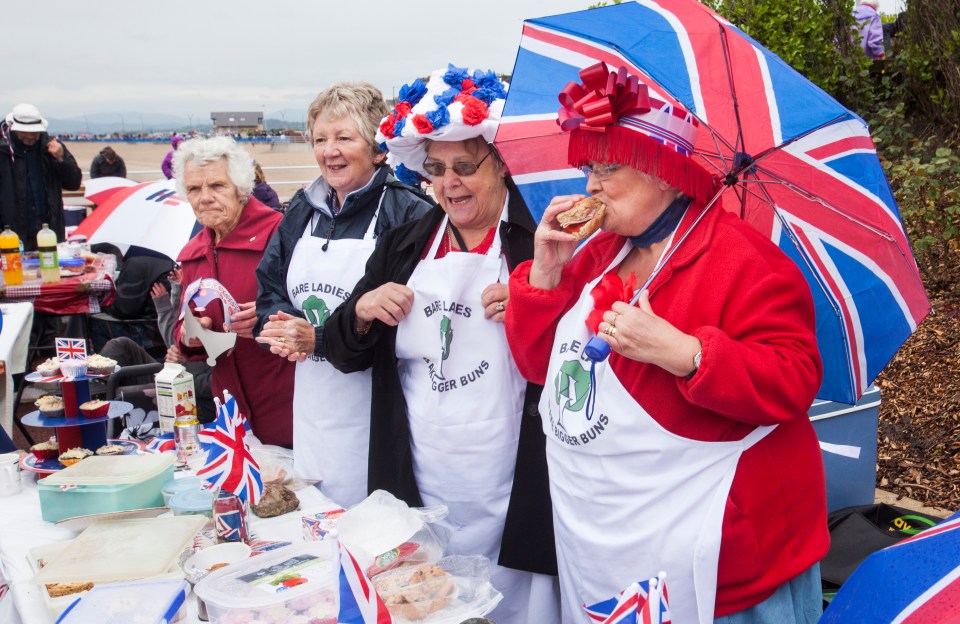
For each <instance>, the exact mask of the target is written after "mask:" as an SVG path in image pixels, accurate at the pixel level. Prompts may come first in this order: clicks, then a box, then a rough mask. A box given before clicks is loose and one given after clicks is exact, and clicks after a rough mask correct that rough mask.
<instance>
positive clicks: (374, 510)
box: [337, 490, 450, 577]
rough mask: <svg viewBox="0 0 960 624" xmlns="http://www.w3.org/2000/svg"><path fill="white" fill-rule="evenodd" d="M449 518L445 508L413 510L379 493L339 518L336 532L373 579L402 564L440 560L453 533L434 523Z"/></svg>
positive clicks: (381, 491) (381, 492) (387, 495)
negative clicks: (433, 524)
mask: <svg viewBox="0 0 960 624" xmlns="http://www.w3.org/2000/svg"><path fill="white" fill-rule="evenodd" d="M446 515H447V508H446V507H443V506H438V507H424V508H411V507H408V506H407V504H406V503H404V502H403V501H401V500H399V499H397V498H396V497H394V496H393V495H392V494H390V493H389V492H386V491H384V490H377V491H375V492H374V493H373V494H371V495H370V496H368V497H367V498H365V499H364V500H362V501H360V502H359V503H357V504H356V505H354V506H353V507H351V508H350V509H348V510H347V511H346V512H345V513H344V514H343V515H342V516H340V519H339V520H338V521H337V531H338V533H339V536H340V540H341V541H342V542H343V543H344V545H345V546H346V547H347V548H348V549H349V550H350V552H351V553H353V556H354V557H355V558H356V559H357V562H358V563H359V564H360V565H361V566H362V568H363V570H364V571H365V572H366V574H367V577H372V576H376V575H377V574H380V573H382V572H385V571H386V570H389V569H390V568H393V567H396V566H397V565H400V564H401V563H403V562H419V563H423V562H427V561H436V560H437V559H439V558H440V557H441V556H442V555H443V550H444V548H446V546H447V542H448V541H449V539H450V534H449V532H448V531H447V530H446V529H444V528H442V527H439V526H432V525H431V523H434V522H436V521H438V520H441V519H443V518H444V517H446Z"/></svg>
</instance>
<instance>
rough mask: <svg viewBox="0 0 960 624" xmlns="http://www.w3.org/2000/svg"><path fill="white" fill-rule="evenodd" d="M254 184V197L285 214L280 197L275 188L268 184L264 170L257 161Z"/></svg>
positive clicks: (254, 165) (254, 168)
mask: <svg viewBox="0 0 960 624" xmlns="http://www.w3.org/2000/svg"><path fill="white" fill-rule="evenodd" d="M253 182H254V184H253V196H254V197H256V198H257V199H259V200H260V202H261V203H263V204H265V205H267V206H270V207H271V208H273V209H274V210H279V211H280V212H283V209H282V208H280V197H279V196H278V195H277V192H276V191H275V190H273V187H271V186H270V185H269V184H268V183H267V177H266V176H265V175H263V169H262V168H261V167H260V163H258V162H257V161H253Z"/></svg>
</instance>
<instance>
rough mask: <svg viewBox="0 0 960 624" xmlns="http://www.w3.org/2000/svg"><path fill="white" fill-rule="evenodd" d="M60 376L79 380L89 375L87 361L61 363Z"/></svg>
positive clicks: (65, 361) (64, 361)
mask: <svg viewBox="0 0 960 624" xmlns="http://www.w3.org/2000/svg"><path fill="white" fill-rule="evenodd" d="M60 374H62V375H63V376H64V377H67V378H69V379H77V378H78V377H83V376H85V375H86V374H87V361H86V360H63V361H62V362H60Z"/></svg>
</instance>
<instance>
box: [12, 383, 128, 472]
mask: <svg viewBox="0 0 960 624" xmlns="http://www.w3.org/2000/svg"><path fill="white" fill-rule="evenodd" d="M102 376H104V375H92V376H91V375H87V376H83V377H77V378H75V379H69V380H68V379H65V378H64V377H62V376H59V375H58V376H56V377H43V376H42V375H40V374H39V373H35V372H34V373H30V374H28V375H27V376H26V380H27V381H30V382H46V383H59V384H60V392H61V394H62V395H63V407H64V416H61V417H45V416H43V414H42V413H41V412H40V411H39V410H37V411H34V412H30V413H29V414H27V415H26V416H24V417H23V424H25V425H28V426H30V427H52V428H54V429H56V430H57V446H58V447H59V450H60V453H64V452H66V451H67V450H68V449H72V448H77V447H82V448H86V449H90V450H91V451H96V450H97V449H98V448H100V447H101V446H104V445H105V444H107V421H109V420H110V419H111V418H118V417H120V416H123V415H124V414H127V413H128V412H130V410H132V409H133V405H132V404H131V403H127V402H125V401H109V403H110V408H109V410H108V411H107V414H106V415H105V416H99V417H97V418H86V417H85V416H83V415H81V414H80V405H82V404H84V403H86V402H87V401H89V400H90V380H91V379H94V378H96V377H102ZM56 463H57V464H59V462H56ZM54 470H56V469H54ZM43 472H46V470H43Z"/></svg>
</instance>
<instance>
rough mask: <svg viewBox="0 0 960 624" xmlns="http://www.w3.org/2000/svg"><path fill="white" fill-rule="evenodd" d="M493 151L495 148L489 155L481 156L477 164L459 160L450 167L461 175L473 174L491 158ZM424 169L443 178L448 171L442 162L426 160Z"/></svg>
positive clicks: (433, 175)
mask: <svg viewBox="0 0 960 624" xmlns="http://www.w3.org/2000/svg"><path fill="white" fill-rule="evenodd" d="M492 153H493V150H490V151H489V152H487V155H486V156H484V157H483V158H481V159H480V162H478V163H476V164H474V163H472V162H458V163H456V164H454V165H453V166H452V167H450V168H451V169H453V172H454V173H455V174H457V175H458V176H460V177H466V176H472V175H473V174H475V173H476V172H477V169H479V168H480V165H482V164H483V161H485V160H486V159H487V158H489V157H490V154H492ZM423 170H424V171H426V172H427V173H429V174H430V175H431V176H432V177H434V178H442V177H443V174H445V173H446V172H447V166H446V165H445V164H444V163H442V162H437V161H428V160H425V161H423Z"/></svg>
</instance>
